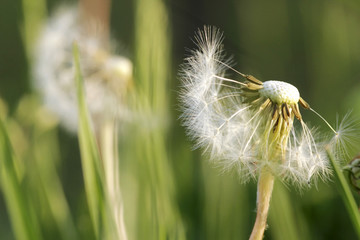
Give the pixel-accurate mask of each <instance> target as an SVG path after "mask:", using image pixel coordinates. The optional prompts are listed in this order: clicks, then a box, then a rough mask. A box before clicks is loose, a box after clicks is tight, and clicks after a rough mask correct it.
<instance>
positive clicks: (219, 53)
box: [180, 27, 347, 186]
mask: <svg viewBox="0 0 360 240" xmlns="http://www.w3.org/2000/svg"><path fill="white" fill-rule="evenodd" d="M222 40H223V35H222V33H221V32H220V31H219V30H218V29H216V28H214V27H205V28H204V30H203V31H200V30H199V32H198V33H197V34H196V36H195V43H196V44H197V47H198V49H196V50H193V51H191V56H189V57H188V58H186V59H185V63H184V64H183V65H182V67H181V71H180V77H181V80H182V90H181V97H180V99H181V102H182V110H183V113H182V115H181V118H182V120H183V124H184V126H185V127H186V129H187V133H188V135H189V136H190V137H191V138H192V139H193V140H195V142H196V145H195V147H196V148H198V147H202V148H203V149H205V151H206V152H208V153H209V156H210V159H211V160H212V161H214V162H215V163H217V164H219V165H220V166H222V167H223V169H224V170H232V169H236V170H237V171H238V172H239V175H240V176H241V179H242V180H244V181H247V180H249V179H250V178H252V177H256V176H257V175H258V173H259V170H260V169H263V168H264V167H266V169H269V171H271V172H272V173H273V174H274V175H276V176H278V177H279V178H280V179H281V180H283V181H285V182H291V183H294V184H295V185H298V186H306V185H308V184H309V182H310V181H311V180H314V181H316V180H317V179H318V178H323V179H326V178H327V177H328V176H329V174H330V169H329V167H330V166H329V163H328V159H327V155H326V153H325V145H326V143H329V141H330V140H326V139H325V137H324V134H320V133H319V132H318V131H316V130H315V129H313V128H309V127H308V126H307V124H305V122H304V121H303V119H302V116H301V113H300V109H299V104H300V105H301V106H302V107H303V108H305V109H311V108H310V106H309V104H308V103H306V102H305V101H304V99H302V98H301V97H300V94H299V91H298V89H297V88H296V87H294V86H293V85H291V84H289V83H286V82H282V81H275V80H271V81H265V82H262V81H260V80H258V79H256V78H255V77H253V76H251V75H246V74H243V73H241V72H238V71H236V70H235V69H233V68H232V67H231V66H230V64H229V62H230V61H229V60H227V59H226V57H225V54H224V51H223V45H222ZM226 70H232V71H234V72H235V73H237V74H238V75H240V77H242V78H244V79H245V81H239V80H235V79H230V78H227V77H226V75H227V72H226ZM311 110H312V109H311ZM294 118H296V119H297V120H298V121H296V125H298V126H295V127H294ZM344 127H345V129H347V127H346V126H344ZM340 134H341V131H340ZM337 135H339V134H337ZM339 138H341V139H343V138H342V137H341V136H339ZM340 145H341V143H340Z"/></svg>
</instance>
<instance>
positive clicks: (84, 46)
mask: <svg viewBox="0 0 360 240" xmlns="http://www.w3.org/2000/svg"><path fill="white" fill-rule="evenodd" d="M81 23H82V22H81V20H80V17H79V13H78V9H77V8H76V7H63V8H60V9H59V10H58V11H57V12H56V13H55V14H54V16H53V17H52V18H50V19H49V20H48V22H47V23H46V25H45V26H44V30H43V32H42V34H41V36H40V38H39V42H38V47H37V49H36V64H35V70H34V86H35V87H36V88H37V89H38V91H39V92H40V93H41V94H42V96H43V99H44V102H45V105H46V106H47V107H48V108H49V109H51V110H52V111H53V112H55V113H56V114H57V115H58V117H59V118H60V121H61V123H62V124H63V126H65V127H66V128H67V129H68V130H69V131H71V132H76V131H77V124H78V120H77V119H78V116H77V107H76V106H77V104H76V101H77V100H76V99H77V98H76V85H75V81H74V69H73V55H72V44H73V42H74V41H76V42H77V43H78V45H79V52H80V65H81V70H82V75H83V78H84V87H85V94H86V102H87V104H88V108H89V111H90V114H91V117H92V120H93V123H94V125H95V126H96V125H97V124H98V123H100V122H101V121H103V120H104V118H108V117H111V118H114V117H116V118H121V117H123V116H122V115H121V114H125V112H126V113H128V110H127V109H125V103H124V102H125V95H126V93H127V90H128V86H129V85H131V82H132V72H133V71H132V68H133V67H132V62H131V61H130V60H129V59H127V58H125V57H123V56H120V55H114V54H112V51H113V49H114V47H113V44H112V42H111V41H110V40H108V38H107V37H104V36H103V34H102V32H101V27H99V26H98V25H97V24H92V23H88V25H87V26H86V27H84V26H83V24H81ZM89 26H95V27H94V31H89V30H88V29H89Z"/></svg>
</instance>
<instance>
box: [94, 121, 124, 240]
mask: <svg viewBox="0 0 360 240" xmlns="http://www.w3.org/2000/svg"><path fill="white" fill-rule="evenodd" d="M99 135H100V137H99V145H100V149H101V155H102V162H103V165H104V175H105V186H106V193H107V200H108V207H109V213H110V214H111V216H110V217H111V219H112V222H113V226H112V227H114V228H115V229H114V235H115V236H116V239H119V240H127V239H128V237H127V232H126V228H125V222H124V206H123V200H122V196H121V188H120V166H119V154H118V150H117V147H118V145H117V142H118V141H117V127H116V121H115V119H108V120H107V121H105V122H104V124H103V126H101V129H100V134H99Z"/></svg>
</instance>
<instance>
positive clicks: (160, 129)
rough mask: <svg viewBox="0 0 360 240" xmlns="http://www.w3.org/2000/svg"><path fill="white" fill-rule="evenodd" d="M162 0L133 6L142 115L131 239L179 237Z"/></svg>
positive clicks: (168, 54)
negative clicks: (134, 224)
mask: <svg viewBox="0 0 360 240" xmlns="http://www.w3.org/2000/svg"><path fill="white" fill-rule="evenodd" d="M168 21H169V20H168V16H167V10H166V8H165V5H164V3H163V1H161V0H150V1H149V0H137V1H136V10H135V26H136V27H135V79H136V87H137V91H138V94H139V95H138V96H137V99H136V104H137V109H138V111H139V112H141V113H142V114H143V119H141V120H140V125H139V126H137V127H138V129H137V130H136V132H137V135H136V137H135V138H134V141H136V143H135V145H134V149H137V150H136V152H137V153H135V157H136V164H137V174H138V179H139V196H138V200H139V201H138V215H137V221H138V227H139V229H141V231H138V233H137V235H136V237H135V238H136V239H184V238H185V230H184V226H183V224H182V221H181V219H180V215H179V210H178V208H177V203H176V201H175V199H174V197H175V195H174V194H175V192H174V182H173V173H172V169H171V165H170V159H169V153H168V152H167V145H166V143H167V135H168V134H167V131H168V127H169V120H170V116H169V107H170V106H169V104H168V102H169V99H170V98H169V94H170V90H169V88H168V86H169V80H170V79H171V72H170V70H171V32H170V29H169V22H168Z"/></svg>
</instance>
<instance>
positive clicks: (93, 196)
mask: <svg viewBox="0 0 360 240" xmlns="http://www.w3.org/2000/svg"><path fill="white" fill-rule="evenodd" d="M73 55H74V65H75V82H76V87H77V98H78V99H77V100H78V112H79V128H78V138H79V145H80V153H81V162H82V167H83V175H84V182H85V190H86V195H87V201H88V204H89V210H90V214H91V219H92V223H93V226H94V230H95V235H96V237H97V239H102V237H103V231H104V227H105V226H104V224H105V223H104V221H105V219H106V217H105V215H106V212H107V211H106V208H105V196H104V189H103V175H102V171H101V166H100V155H99V152H98V150H97V146H96V140H95V137H94V134H93V132H92V128H91V125H90V117H89V113H88V109H87V106H86V102H85V93H84V82H83V78H82V75H81V70H80V62H79V49H78V46H77V44H76V43H74V46H73Z"/></svg>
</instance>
